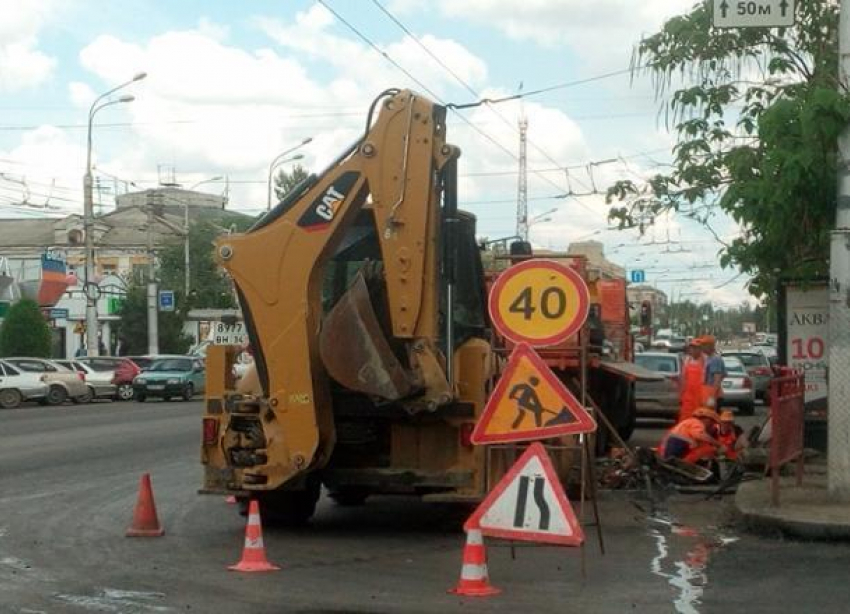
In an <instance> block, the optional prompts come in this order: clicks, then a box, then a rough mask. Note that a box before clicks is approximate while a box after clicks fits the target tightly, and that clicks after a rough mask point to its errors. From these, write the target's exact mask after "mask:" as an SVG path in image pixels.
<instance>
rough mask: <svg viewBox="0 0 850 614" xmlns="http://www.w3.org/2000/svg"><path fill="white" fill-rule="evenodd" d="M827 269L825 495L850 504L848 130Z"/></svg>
mask: <svg viewBox="0 0 850 614" xmlns="http://www.w3.org/2000/svg"><path fill="white" fill-rule="evenodd" d="M838 80H839V84H840V85H841V86H842V87H843V88H844V91H845V92H846V91H848V90H847V88H848V85H849V84H850V0H841V9H840V17H839V24H838ZM836 196H837V206H836V211H835V230H834V231H833V232H832V243H831V249H830V261H829V262H830V264H829V442H828V447H829V450H828V454H827V457H828V473H827V475H828V480H829V494H830V495H831V496H832V497H833V498H835V499H841V500H845V501H848V500H850V126H845V127H844V130H843V131H842V133H841V135H840V136H839V137H838V190H837V195H836Z"/></svg>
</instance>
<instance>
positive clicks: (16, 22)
mask: <svg viewBox="0 0 850 614" xmlns="http://www.w3.org/2000/svg"><path fill="white" fill-rule="evenodd" d="M54 4H56V3H55V2H54V1H53V0H29V1H27V2H17V3H15V6H14V8H12V7H6V8H5V9H4V10H3V17H2V19H0V92H15V91H20V90H24V89H29V88H32V87H35V86H37V85H39V84H40V83H42V82H44V81H45V80H46V79H47V78H48V77H50V75H51V74H52V72H53V69H54V68H55V66H56V60H55V59H53V58H52V57H50V56H48V55H47V54H45V53H44V52H42V51H40V50H39V49H38V33H39V31H40V30H41V28H42V27H43V26H44V24H45V23H46V22H47V21H48V20H49V19H50V17H51V14H52V12H53V8H54V7H53V5H54Z"/></svg>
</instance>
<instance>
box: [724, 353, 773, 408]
mask: <svg viewBox="0 0 850 614" xmlns="http://www.w3.org/2000/svg"><path fill="white" fill-rule="evenodd" d="M727 356H728V357H730V358H739V359H740V360H741V362H742V363H744V367H745V368H746V369H747V373H749V375H750V379H751V380H753V388H754V389H755V392H756V398H757V399H764V398H766V397H767V391H768V389H769V388H770V380H771V379H773V369H772V368H771V367H770V360H768V358H767V356H765V355H764V354H762V353H761V352H756V351H749V352H744V351H735V352H723V357H724V358H726V357H727Z"/></svg>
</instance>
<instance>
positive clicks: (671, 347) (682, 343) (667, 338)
mask: <svg viewBox="0 0 850 614" xmlns="http://www.w3.org/2000/svg"><path fill="white" fill-rule="evenodd" d="M687 345H688V342H687V340H686V339H685V338H684V337H683V336H681V335H664V336H656V337H655V338H654V339H653V340H652V348H653V349H656V350H667V351H668V352H673V353H680V352H684V351H685V348H686V347H687Z"/></svg>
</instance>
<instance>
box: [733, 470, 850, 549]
mask: <svg viewBox="0 0 850 614" xmlns="http://www.w3.org/2000/svg"><path fill="white" fill-rule="evenodd" d="M756 485H757V486H756ZM748 487H749V488H748ZM755 488H766V484H765V483H764V482H762V481H759V482H751V483H750V484H742V485H741V486H740V487H739V489H738V492H737V493H736V494H735V498H734V506H735V512H736V515H737V517H738V519H739V520H740V521H741V522H742V524H743V525H744V528H745V530H747V531H749V532H751V533H756V534H761V535H770V534H774V535H775V534H776V533H781V534H782V535H784V536H788V537H792V538H796V539H801V540H808V541H850V514H848V516H847V521H846V522H834V521H831V520H826V519H821V520H815V519H812V518H811V516H816V515H817V513H818V506H817V505H811V506H809V507H808V508H804V509H800V508H799V507H796V508H795V506H793V505H788V506H786V507H777V508H774V507H770V506H769V502H768V501H767V497H766V496H763V498H764V500H765V501H764V504H761V505H760V504H758V503H762V502H761V501H758V503H756V502H745V501H743V500H746V499H748V498H750V497H752V493H750V492H748V491H749V490H751V489H755Z"/></svg>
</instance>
